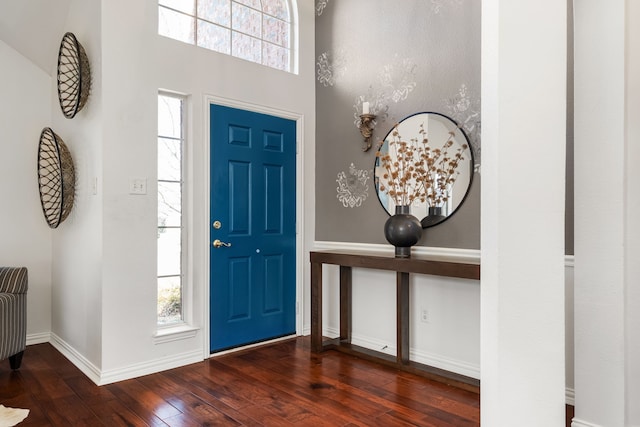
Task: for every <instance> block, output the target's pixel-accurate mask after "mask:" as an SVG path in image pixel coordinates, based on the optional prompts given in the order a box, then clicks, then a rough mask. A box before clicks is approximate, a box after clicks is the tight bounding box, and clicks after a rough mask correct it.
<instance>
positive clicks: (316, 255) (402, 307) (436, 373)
mask: <svg viewBox="0 0 640 427" xmlns="http://www.w3.org/2000/svg"><path fill="white" fill-rule="evenodd" d="M309 259H310V262H311V351H313V352H315V353H319V352H322V351H324V350H328V349H335V350H338V351H342V352H345V353H350V354H357V355H358V356H360V357H363V358H367V359H370V360H375V361H378V362H380V363H383V364H385V365H390V366H394V367H397V368H399V369H402V370H405V371H408V372H413V373H416V374H419V375H423V376H426V377H429V378H431V379H435V380H437V381H442V382H445V383H447V384H451V385H455V386H458V387H461V388H464V389H467V390H471V391H474V392H479V387H480V382H479V381H478V380H477V379H475V378H471V377H467V376H464V375H460V374H456V373H453V372H449V371H445V370H442V369H438V368H435V367H432V366H428V365H424V364H421V363H417V362H414V361H411V360H409V323H410V316H409V314H410V313H409V274H410V273H414V274H429V275H434V276H446V277H455V278H461V279H475V280H479V279H480V264H478V263H466V262H456V261H443V260H439V259H435V258H427V257H414V258H395V257H393V256H385V255H372V254H369V253H364V252H361V253H358V252H342V251H312V252H310V254H309ZM323 264H332V265H339V266H340V337H339V338H336V339H333V340H325V339H324V338H323V336H322V265H323ZM353 267H356V268H369V269H376V270H387V271H395V272H396V341H397V342H396V344H397V354H396V357H395V358H394V357H392V356H389V355H388V354H385V353H382V352H377V351H373V350H370V349H366V348H363V347H359V346H356V345H353V344H351V306H352V291H351V287H352V278H351V269H352V268H353Z"/></svg>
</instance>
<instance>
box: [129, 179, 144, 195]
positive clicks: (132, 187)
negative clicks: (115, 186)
mask: <svg viewBox="0 0 640 427" xmlns="http://www.w3.org/2000/svg"><path fill="white" fill-rule="evenodd" d="M129 194H147V178H131V179H129Z"/></svg>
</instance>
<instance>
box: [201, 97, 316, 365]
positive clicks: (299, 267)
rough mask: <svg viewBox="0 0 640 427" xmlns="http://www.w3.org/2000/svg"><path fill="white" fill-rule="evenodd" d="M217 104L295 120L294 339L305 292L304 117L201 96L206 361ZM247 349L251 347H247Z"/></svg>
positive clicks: (299, 332)
mask: <svg viewBox="0 0 640 427" xmlns="http://www.w3.org/2000/svg"><path fill="white" fill-rule="evenodd" d="M211 104H216V105H222V106H225V107H231V108H238V109H241V110H246V111H253V112H255V113H262V114H268V115H270V116H275V117H281V118H283V119H289V120H295V122H296V335H302V331H303V319H304V302H303V295H304V292H303V289H304V277H303V275H304V268H303V264H302V263H303V260H304V247H303V244H304V238H303V237H304V236H303V234H304V233H303V231H304V229H305V228H304V199H303V185H304V182H303V177H304V173H303V172H304V169H303V165H304V162H303V160H304V144H303V143H302V136H303V135H304V133H303V132H304V116H303V115H302V114H300V113H294V112H291V111H285V110H279V109H276V108H272V107H267V106H264V105H258V104H251V103H248V102H244V101H238V100H234V99H229V98H223V97H219V96H214V95H204V99H203V109H202V110H203V115H204V117H203V123H204V134H203V138H202V139H203V141H202V144H203V147H202V148H203V150H202V152H203V159H202V161H203V174H204V177H205V181H204V184H203V186H202V189H203V190H202V192H203V194H202V196H201V197H202V201H203V203H204V210H205V212H204V214H205V221H206V224H205V226H204V228H203V229H204V230H206V232H204V233H203V234H204V235H205V236H201V238H200V240H203V241H202V242H194V243H195V244H198V245H201V246H200V247H201V248H202V250H203V256H202V257H200V260H199V261H198V262H199V264H200V266H199V267H200V268H201V270H200V271H202V272H203V274H202V277H203V283H202V287H203V289H202V295H203V302H202V304H203V307H202V308H203V310H202V333H203V344H204V348H203V354H204V358H205V359H207V358H209V357H211V354H210V347H209V345H210V336H211V335H210V328H211V325H210V320H209V319H210V306H209V305H210V304H209V296H210V288H209V286H210V275H209V273H210V272H209V267H210V266H209V246H210V245H211V242H209V233H208V232H209V229H210V224H209V218H210V217H211V216H210V194H211V188H210V180H209V177H210V176H211V165H210V158H211V150H210V141H209V137H210V129H211V123H210V120H211V116H210V113H209V105H211ZM249 347H250V346H249ZM242 348H246V347H239V348H237V349H233V350H231V351H237V350H240V349H242ZM224 353H226V352H220V353H216V355H221V354H224Z"/></svg>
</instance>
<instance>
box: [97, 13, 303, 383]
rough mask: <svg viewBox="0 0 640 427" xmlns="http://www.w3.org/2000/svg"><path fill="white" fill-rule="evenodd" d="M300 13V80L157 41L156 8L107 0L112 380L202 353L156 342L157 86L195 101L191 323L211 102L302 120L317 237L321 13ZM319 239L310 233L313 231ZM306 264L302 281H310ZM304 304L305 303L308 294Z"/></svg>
mask: <svg viewBox="0 0 640 427" xmlns="http://www.w3.org/2000/svg"><path fill="white" fill-rule="evenodd" d="M298 7H299V15H298V19H299V28H300V39H299V46H300V47H299V53H300V60H299V62H300V70H299V74H298V75H295V74H289V73H284V72H281V71H277V70H273V69H269V68H266V67H263V66H261V65H258V64H254V63H250V62H246V61H242V60H239V59H236V58H232V57H229V56H226V55H221V54H217V53H214V52H211V51H208V50H204V49H200V48H197V47H194V46H190V45H186V44H183V43H180V42H177V41H175V40H170V39H167V38H164V37H160V36H158V35H157V27H156V26H157V24H156V23H157V2H156V1H155V0H145V1H139V2H130V1H127V0H116V1H114V0H109V1H103V2H102V21H101V22H102V99H101V102H102V125H103V137H104V143H103V157H102V161H103V194H102V196H103V203H104V206H103V221H102V230H103V253H102V259H103V277H102V280H103V283H102V298H103V300H102V309H103V313H102V319H103V325H102V340H103V359H102V366H101V368H102V371H103V373H105V375H107V376H110V377H111V378H117V377H118V375H119V374H118V372H120V371H121V370H124V369H128V368H130V367H132V366H139V365H140V364H153V363H156V364H163V363H164V364H165V366H166V364H167V363H170V362H169V361H170V360H172V358H175V359H180V358H182V360H183V361H184V360H193V359H194V358H196V357H199V358H200V359H201V358H202V355H203V353H204V351H203V350H204V349H203V344H204V342H205V338H204V337H203V334H202V332H203V329H201V330H200V331H199V332H198V334H196V336H195V337H193V338H190V339H184V340H180V341H173V342H169V343H164V344H157V345H155V344H154V343H153V335H154V334H155V332H156V312H155V310H156V304H155V295H156V252H155V241H156V197H155V195H154V194H155V175H156V155H155V154H156V144H157V142H156V138H155V134H156V114H157V92H158V90H159V89H166V90H172V91H177V92H180V93H183V94H187V95H189V115H190V125H189V128H188V131H187V132H188V135H189V138H190V141H191V142H190V144H189V147H188V150H189V151H190V162H191V163H190V168H191V172H192V174H193V175H192V177H191V178H192V188H193V205H192V206H191V213H192V217H191V218H190V220H191V221H192V226H193V236H194V245H193V246H192V247H190V248H189V249H190V250H191V252H192V254H193V256H194V260H195V265H194V271H193V272H194V276H193V280H194V293H195V294H194V301H195V303H196V305H195V307H194V315H195V316H194V324H195V325H196V326H198V327H200V328H206V325H205V323H204V322H207V321H208V319H207V318H206V312H205V302H204V298H203V296H204V295H205V292H206V288H205V287H206V286H208V284H207V283H206V282H205V279H206V277H207V276H206V269H207V262H208V247H209V242H208V237H207V236H208V234H209V225H208V217H207V211H208V206H206V205H205V203H204V200H205V196H206V192H207V191H208V184H207V182H208V177H207V176H206V170H207V169H206V165H207V159H206V157H205V155H204V154H205V153H206V148H205V147H206V144H208V141H207V135H205V133H204V130H205V126H206V120H207V116H206V113H207V111H206V110H205V109H204V105H203V104H204V99H205V97H206V96H209V95H211V96H217V97H225V98H230V99H234V100H237V101H242V102H245V103H250V104H256V105H261V106H268V107H271V108H276V109H280V110H285V111H290V112H294V113H298V114H302V115H303V116H304V128H303V134H302V135H299V139H300V141H301V142H302V143H303V144H304V153H305V159H304V160H305V163H304V165H303V167H304V173H305V180H304V182H303V183H301V185H303V186H304V193H303V194H304V197H305V199H304V212H305V215H306V216H305V218H304V219H305V222H304V226H305V228H304V232H305V235H306V234H307V233H312V230H313V228H312V217H313V211H314V206H313V183H314V180H313V165H314V155H313V153H314V151H315V143H314V139H315V138H314V134H315V128H314V127H315V120H314V108H315V94H314V93H315V92H314V91H315V84H314V77H315V76H314V60H313V52H314V43H313V40H314V35H313V34H314V8H313V5H312V4H311V3H310V2H300V3H299V4H298ZM131 177H146V178H147V179H148V184H149V185H148V194H147V195H146V196H132V195H129V194H128V181H129V179H130V178H131ZM310 236H312V234H310ZM307 264H308V261H306V260H305V262H304V265H305V272H304V274H303V275H302V276H301V277H300V280H303V279H304V280H305V281H307V282H308V268H307V267H306V266H307ZM305 306H306V307H308V306H309V303H308V298H306V296H305Z"/></svg>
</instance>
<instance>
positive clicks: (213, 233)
mask: <svg viewBox="0 0 640 427" xmlns="http://www.w3.org/2000/svg"><path fill="white" fill-rule="evenodd" d="M210 129H211V135H210V145H211V150H210V152H211V163H210V165H211V177H210V178H211V207H210V212H211V218H210V222H209V227H210V241H211V243H212V244H211V246H210V262H209V265H210V274H209V276H210V298H211V300H210V330H211V339H210V343H211V345H210V347H211V348H210V350H211V352H216V351H220V350H225V349H229V348H233V347H238V346H242V345H246V344H250V343H254V342H259V341H263V340H267V339H270V338H276V337H281V336H285V335H291V334H294V333H295V314H296V277H295V275H296V197H295V195H296V171H295V167H296V134H295V132H296V123H295V121H293V120H287V119H283V118H279V117H273V116H269V115H266V114H260V113H254V112H250V111H244V110H239V109H236V108H230V107H223V106H219V105H211V106H210ZM214 243H215V245H214Z"/></svg>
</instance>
